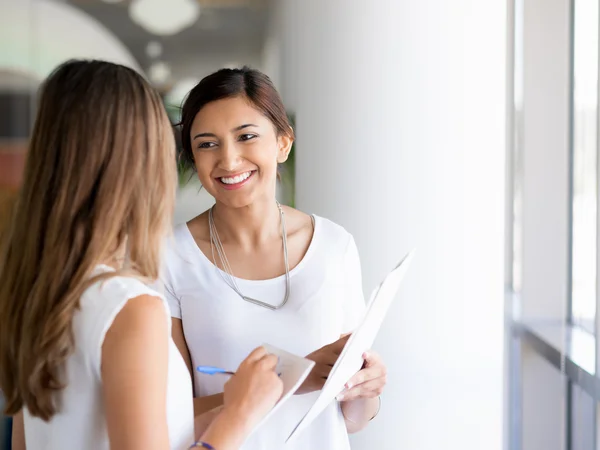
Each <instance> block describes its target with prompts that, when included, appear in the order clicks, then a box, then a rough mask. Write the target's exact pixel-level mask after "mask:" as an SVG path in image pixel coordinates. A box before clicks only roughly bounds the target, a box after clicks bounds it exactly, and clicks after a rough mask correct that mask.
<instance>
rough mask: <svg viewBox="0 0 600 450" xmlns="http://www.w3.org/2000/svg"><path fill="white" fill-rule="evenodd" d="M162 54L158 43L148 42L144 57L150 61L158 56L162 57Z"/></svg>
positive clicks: (161, 48)
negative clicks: (146, 56)
mask: <svg viewBox="0 0 600 450" xmlns="http://www.w3.org/2000/svg"><path fill="white" fill-rule="evenodd" d="M162 52H163V47H162V44H161V43H160V42H157V41H150V42H148V45H146V55H148V57H150V58H152V59H154V58H158V57H159V56H160V55H162Z"/></svg>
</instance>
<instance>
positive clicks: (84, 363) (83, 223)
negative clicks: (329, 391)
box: [0, 61, 282, 450]
mask: <svg viewBox="0 0 600 450" xmlns="http://www.w3.org/2000/svg"><path fill="white" fill-rule="evenodd" d="M175 187H176V170H175V149H174V138H173V134H172V130H171V126H170V123H169V121H168V118H167V116H166V113H165V111H164V109H163V105H162V103H161V100H160V98H159V96H158V95H157V93H156V92H155V91H154V90H153V89H152V88H151V87H150V86H149V85H148V83H147V82H146V81H145V80H144V79H143V78H142V77H141V76H140V75H139V74H137V73H136V72H134V71H133V70H131V69H129V68H126V67H123V66H119V65H115V64H112V63H108V62H102V61H70V62H67V63H65V64H63V65H62V66H60V67H59V68H58V69H57V70H56V71H55V72H54V73H53V74H51V75H50V77H49V78H48V79H47V80H46V82H45V83H44V86H43V91H42V95H41V100H40V103H39V108H38V112H37V118H36V122H35V127H34V130H33V134H32V137H31V142H30V146H29V152H28V158H27V164H26V168H25V176H24V182H23V186H22V189H21V192H20V196H19V199H18V202H17V205H16V209H15V211H14V217H13V221H12V223H11V227H10V229H9V231H8V236H7V242H6V244H5V245H4V247H3V253H2V259H1V260H0V389H1V390H2V392H3V394H4V396H5V397H6V413H7V414H9V415H15V416H16V418H15V422H14V430H13V449H24V448H26V447H27V448H29V449H41V448H44V449H52V450H53V449H57V450H58V449H60V450H66V449H86V450H92V449H107V448H111V449H113V450H115V449H116V450H129V449H145V450H148V449H156V450H159V449H160V450H165V449H168V448H171V449H187V448H190V446H195V447H201V448H216V449H218V450H228V449H237V448H239V446H240V445H241V444H242V443H243V441H244V440H245V438H246V437H247V435H248V434H249V432H250V431H251V429H252V428H253V427H254V426H255V425H256V423H257V422H258V421H259V420H260V419H261V418H262V417H263V416H264V414H265V413H266V412H267V411H268V410H269V409H271V407H272V406H273V405H274V404H275V402H276V401H277V400H278V398H279V396H280V395H281V390H282V386H281V381H280V380H279V378H278V377H277V375H276V374H275V371H274V367H275V365H276V358H274V357H272V356H269V355H267V354H266V351H265V350H264V349H262V348H258V349H256V350H254V351H253V352H252V353H251V354H250V356H249V357H248V358H247V359H246V360H244V362H242V364H241V365H240V367H239V370H238V372H237V373H236V375H235V376H233V377H232V378H231V380H230V381H229V382H228V384H227V388H226V390H225V403H224V408H223V410H222V412H221V414H220V415H219V416H218V417H217V419H216V420H215V421H214V422H213V423H212V425H211V427H210V428H209V429H208V430H207V431H206V432H205V433H204V435H203V436H202V440H203V442H197V443H194V441H195V436H194V417H193V405H192V395H191V394H192V384H191V379H190V375H189V372H188V370H187V368H186V365H185V363H184V361H183V359H182V357H181V355H180V354H179V352H178V351H177V348H176V347H175V345H174V343H173V341H172V340H171V338H170V332H171V329H170V321H169V308H168V305H167V303H166V301H165V299H164V298H163V296H162V295H161V294H160V293H158V292H155V291H153V290H151V289H150V288H149V287H147V286H148V284H149V283H150V282H152V281H154V280H156V279H158V277H159V266H160V257H161V243H162V242H164V238H165V235H166V233H167V232H168V230H169V228H170V226H171V220H172V212H173V203H174V198H175Z"/></svg>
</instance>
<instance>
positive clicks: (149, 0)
mask: <svg viewBox="0 0 600 450" xmlns="http://www.w3.org/2000/svg"><path fill="white" fill-rule="evenodd" d="M129 16H130V17H131V20H132V21H133V22H135V23H136V24H138V25H139V26H141V27H142V28H144V29H145V30H146V31H148V32H149V33H152V34H155V35H158V36H169V35H173V34H177V33H179V32H180V31H182V30H184V29H186V28H188V27H189V26H191V25H193V24H194V23H195V22H196V21H197V20H198V17H199V16H200V5H199V4H198V2H197V1H195V0H169V1H165V0H132V2H131V3H130V4H129Z"/></svg>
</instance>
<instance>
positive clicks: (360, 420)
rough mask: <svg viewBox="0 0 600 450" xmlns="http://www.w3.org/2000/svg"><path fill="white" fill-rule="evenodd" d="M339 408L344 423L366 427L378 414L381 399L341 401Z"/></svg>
mask: <svg viewBox="0 0 600 450" xmlns="http://www.w3.org/2000/svg"><path fill="white" fill-rule="evenodd" d="M341 408H342V414H343V415H344V419H346V421H348V422H351V423H353V424H356V425H366V424H367V423H369V422H370V421H372V420H373V419H375V417H377V415H378V414H379V411H380V409H381V397H375V398H357V399H354V400H348V401H342V402H341Z"/></svg>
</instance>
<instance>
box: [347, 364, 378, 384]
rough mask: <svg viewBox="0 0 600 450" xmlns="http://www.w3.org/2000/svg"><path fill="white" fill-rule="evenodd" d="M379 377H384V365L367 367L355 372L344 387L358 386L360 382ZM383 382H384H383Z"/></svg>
mask: <svg viewBox="0 0 600 450" xmlns="http://www.w3.org/2000/svg"><path fill="white" fill-rule="evenodd" d="M379 378H384V379H385V378H386V371H385V367H383V366H375V367H369V368H367V369H363V370H361V371H359V372H357V373H356V374H355V375H354V376H353V377H352V378H350V381H348V382H347V383H346V389H352V388H353V387H354V386H358V385H360V384H363V383H366V382H369V381H371V380H376V379H379ZM384 384H385V382H384Z"/></svg>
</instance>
